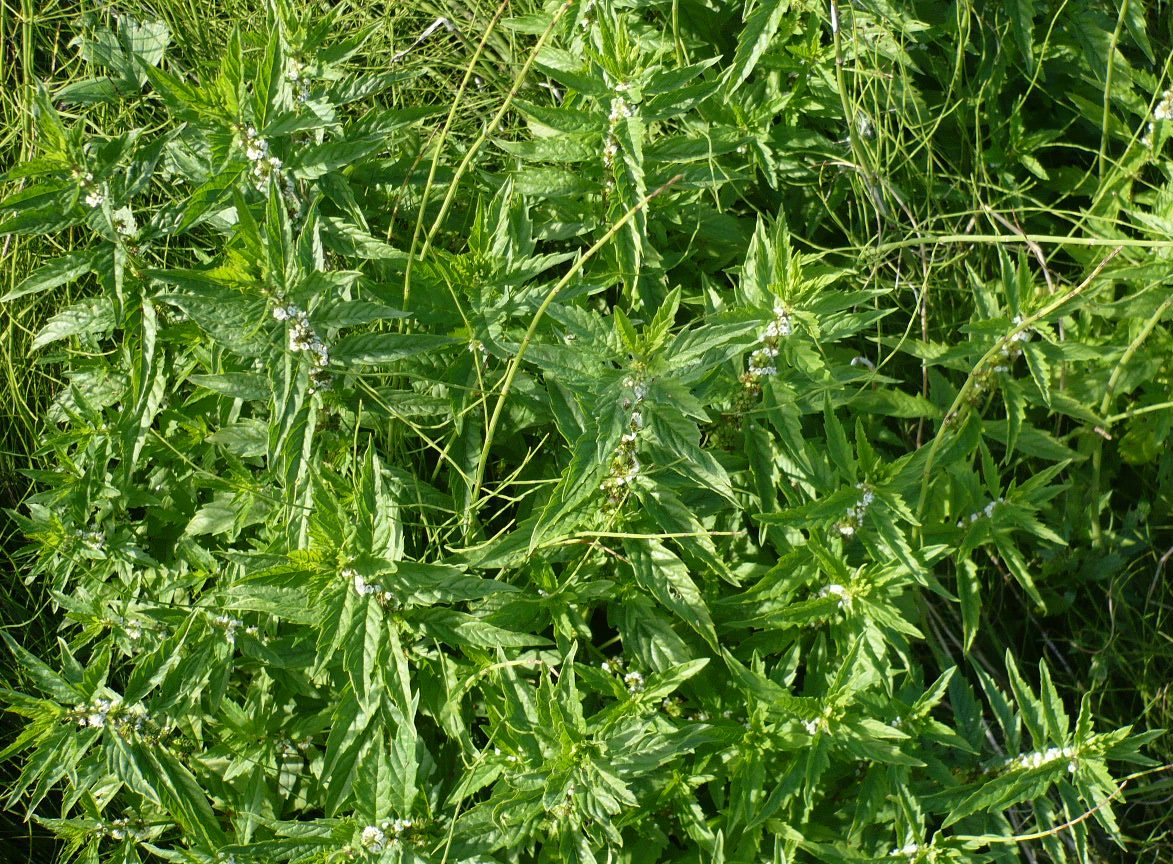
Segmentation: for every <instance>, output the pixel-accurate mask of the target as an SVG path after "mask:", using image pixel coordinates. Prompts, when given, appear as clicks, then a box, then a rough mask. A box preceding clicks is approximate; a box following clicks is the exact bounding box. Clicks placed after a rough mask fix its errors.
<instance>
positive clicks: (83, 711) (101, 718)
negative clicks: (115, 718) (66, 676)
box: [73, 696, 122, 729]
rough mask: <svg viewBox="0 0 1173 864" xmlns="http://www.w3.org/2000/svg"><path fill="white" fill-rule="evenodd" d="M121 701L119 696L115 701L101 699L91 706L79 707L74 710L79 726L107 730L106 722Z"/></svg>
mask: <svg viewBox="0 0 1173 864" xmlns="http://www.w3.org/2000/svg"><path fill="white" fill-rule="evenodd" d="M121 701H122V700H120V699H119V698H118V697H117V696H115V697H114V698H113V699H103V698H101V697H99V698H97V699H95V700H94V701H93V702H91V703H90V704H89V705H78V706H77V707H76V708H74V709H73V711H74V714H76V715H77V725H78V726H89V727H90V728H91V729H104V728H106V720H107V719H108V718H109V716H110V712H111V711H114V710H115V709H117V708H118V706H119V705H120V704H121Z"/></svg>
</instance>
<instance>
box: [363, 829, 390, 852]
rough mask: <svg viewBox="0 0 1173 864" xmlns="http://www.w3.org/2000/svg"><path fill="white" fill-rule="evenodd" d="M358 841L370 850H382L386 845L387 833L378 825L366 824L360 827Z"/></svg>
mask: <svg viewBox="0 0 1173 864" xmlns="http://www.w3.org/2000/svg"><path fill="white" fill-rule="evenodd" d="M360 842H361V843H362V845H363V847H364V848H366V849H370V850H371V851H372V852H382V851H383V850H384V849H385V848H386V846H387V835H386V834H385V833H383V829H382V828H380V827H379V826H378V825H368V826H367V827H366V828H364V829H362V840H361V841H360Z"/></svg>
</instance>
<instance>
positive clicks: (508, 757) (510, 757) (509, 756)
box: [493, 747, 521, 765]
mask: <svg viewBox="0 0 1173 864" xmlns="http://www.w3.org/2000/svg"><path fill="white" fill-rule="evenodd" d="M493 755H494V756H500V755H501V748H500V747H494V748H493ZM505 761H506V762H508V763H510V764H511V765H516V764H517V763H518V762H520V761H521V760H520V759H518V758H517V756H515V755H514V754H512V753H508V754H506V755H505Z"/></svg>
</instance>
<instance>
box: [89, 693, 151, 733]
mask: <svg viewBox="0 0 1173 864" xmlns="http://www.w3.org/2000/svg"><path fill="white" fill-rule="evenodd" d="M73 716H74V717H75V718H76V719H77V725H78V726H81V727H89V728H90V729H105V728H107V727H109V728H110V729H112V730H113V731H115V732H118V733H121V734H126V733H128V732H141V731H142V730H143V727H144V726H145V725H146V723H147V709H146V708H144V707H143V706H142V705H139V704H135V705H124V704H123V702H122V698H121V697H120V696H118V695H114V696H112V697H110V698H109V699H105V698H103V697H101V696H99V697H98V698H96V699H94V700H93V701H92V702H90V703H89V704H84V705H77V706H75V707H74V709H73Z"/></svg>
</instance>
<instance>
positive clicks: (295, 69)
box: [285, 57, 310, 102]
mask: <svg viewBox="0 0 1173 864" xmlns="http://www.w3.org/2000/svg"><path fill="white" fill-rule="evenodd" d="M285 80H286V81H288V82H289V83H290V84H291V85H293V89H294V96H295V97H296V98H297V101H298V102H308V101H309V98H310V82H309V80H308V79H307V77H306V75H305V69H304V67H303V66H302V65H301V61H300V60H298V59H297V58H296V57H291V58H289V63H288V64H287V66H286V69H285Z"/></svg>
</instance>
